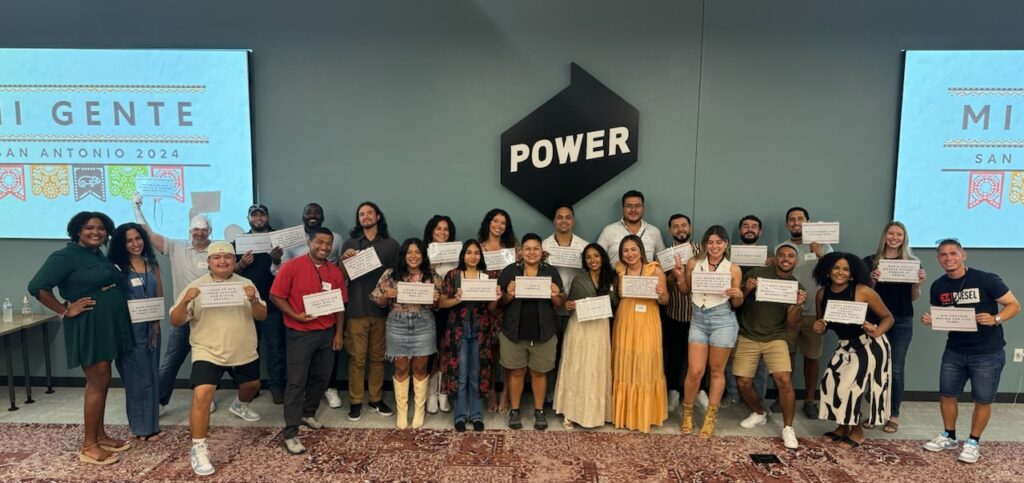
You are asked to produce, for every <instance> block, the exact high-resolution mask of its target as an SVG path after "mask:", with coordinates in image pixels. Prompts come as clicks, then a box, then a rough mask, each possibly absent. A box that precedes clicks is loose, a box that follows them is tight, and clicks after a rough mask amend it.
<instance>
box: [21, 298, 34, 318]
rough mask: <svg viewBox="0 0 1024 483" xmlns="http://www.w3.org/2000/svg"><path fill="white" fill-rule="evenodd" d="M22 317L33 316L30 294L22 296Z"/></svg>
mask: <svg viewBox="0 0 1024 483" xmlns="http://www.w3.org/2000/svg"><path fill="white" fill-rule="evenodd" d="M21 318H22V319H25V320H28V319H31V318H32V303H31V302H29V301H28V294H25V296H24V297H22V298H21Z"/></svg>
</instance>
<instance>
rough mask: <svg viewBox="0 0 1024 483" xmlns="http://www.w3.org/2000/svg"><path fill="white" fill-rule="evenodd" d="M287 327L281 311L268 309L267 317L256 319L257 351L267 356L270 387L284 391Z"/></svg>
mask: <svg viewBox="0 0 1024 483" xmlns="http://www.w3.org/2000/svg"><path fill="white" fill-rule="evenodd" d="M285 337H286V334H285V327H284V320H282V316H281V312H278V311H276V310H273V311H271V310H268V311H267V319H266V320H264V321H262V322H260V321H256V340H257V341H258V342H257V343H258V346H257V351H259V352H260V353H261V354H263V353H264V352H265V353H266V356H260V358H263V357H266V361H267V372H268V373H269V379H270V389H277V390H279V391H281V392H282V393H284V386H285V367H286V364H285Z"/></svg>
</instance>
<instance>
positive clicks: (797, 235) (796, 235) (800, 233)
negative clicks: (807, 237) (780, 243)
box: [789, 230, 804, 238]
mask: <svg viewBox="0 0 1024 483" xmlns="http://www.w3.org/2000/svg"><path fill="white" fill-rule="evenodd" d="M789 236H790V237H793V238H803V237H804V231H803V230H799V231H793V230H790V231H789Z"/></svg>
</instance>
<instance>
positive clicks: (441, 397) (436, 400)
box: [423, 215, 465, 414]
mask: <svg viewBox="0 0 1024 483" xmlns="http://www.w3.org/2000/svg"><path fill="white" fill-rule="evenodd" d="M455 240H456V238H455V223H453V222H452V219H451V218H449V217H448V216H446V215H434V216H432V217H431V218H430V220H429V221H427V226H426V227H425V228H424V229H423V241H425V242H427V249H428V251H429V249H430V243H451V242H454V241H455ZM463 247H465V245H463ZM428 255H429V254H428ZM458 264H459V263H458V262H446V263H438V262H437V260H434V261H433V263H431V267H430V268H431V270H433V271H434V273H436V274H437V276H438V277H444V276H445V274H447V273H448V272H449V271H451V270H453V269H455V267H456V266H458ZM434 320H436V321H439V323H436V324H434V325H435V329H436V330H437V343H438V347H437V350H438V354H440V352H441V346H440V344H441V340H442V339H443V338H444V333H445V328H446V324H445V322H446V321H447V320H448V309H446V308H439V309H438V310H437V311H436V312H435V313H434ZM438 354H434V355H432V356H430V394H429V395H428V396H427V412H428V413H430V414H435V413H437V411H438V410H441V411H444V412H448V411H451V410H452V407H451V404H450V403H449V402H448V394H447V393H445V392H442V391H440V388H441V367H440V366H439V365H438V360H439V358H438Z"/></svg>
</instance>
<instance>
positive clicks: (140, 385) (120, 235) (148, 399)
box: [107, 223, 164, 441]
mask: <svg viewBox="0 0 1024 483" xmlns="http://www.w3.org/2000/svg"><path fill="white" fill-rule="evenodd" d="M107 258H109V259H110V261H111V262H113V263H114V265H117V268H118V269H120V270H121V282H120V283H119V284H118V287H119V288H120V289H121V292H123V293H124V296H125V298H126V299H128V300H149V301H152V303H154V304H157V305H159V308H160V315H161V317H159V318H154V319H153V320H141V321H139V320H133V321H132V322H133V323H132V332H133V335H134V336H135V348H134V349H133V350H132V351H131V352H125V353H122V354H120V355H118V357H117V359H116V360H115V361H114V364H115V365H116V366H117V373H118V374H120V375H121V380H123V381H124V393H125V398H124V399H125V400H124V405H125V410H127V412H128V427H129V428H130V429H131V431H132V434H134V435H135V437H136V438H138V439H140V440H142V441H159V440H160V438H162V437H163V433H162V432H160V320H161V319H162V318H163V317H162V316H163V313H164V299H163V297H164V285H163V281H162V280H161V279H160V265H159V264H158V263H157V262H156V253H154V251H153V245H152V244H151V243H150V241H149V235H148V234H146V230H144V229H143V228H142V226H141V225H139V224H137V223H125V224H123V225H121V226H119V227H117V230H116V231H114V237H113V238H112V239H111V244H110V251H109V252H108V253H107Z"/></svg>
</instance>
